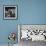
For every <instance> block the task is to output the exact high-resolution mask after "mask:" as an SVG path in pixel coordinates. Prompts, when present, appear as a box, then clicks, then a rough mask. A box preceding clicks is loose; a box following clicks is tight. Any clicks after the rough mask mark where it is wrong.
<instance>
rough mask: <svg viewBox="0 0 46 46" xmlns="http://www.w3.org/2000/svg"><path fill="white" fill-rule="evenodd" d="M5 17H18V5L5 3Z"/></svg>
mask: <svg viewBox="0 0 46 46" xmlns="http://www.w3.org/2000/svg"><path fill="white" fill-rule="evenodd" d="M3 9H4V11H3V14H4V15H3V18H4V19H17V6H16V5H4V7H3Z"/></svg>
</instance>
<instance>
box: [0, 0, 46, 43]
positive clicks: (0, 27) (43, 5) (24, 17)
mask: <svg viewBox="0 0 46 46" xmlns="http://www.w3.org/2000/svg"><path fill="white" fill-rule="evenodd" d="M3 5H18V20H3ZM18 24H46V0H0V43H8V39H7V36H8V34H9V32H14V31H15V32H17V31H18V30H17V25H18ZM16 42H17V41H16Z"/></svg>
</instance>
